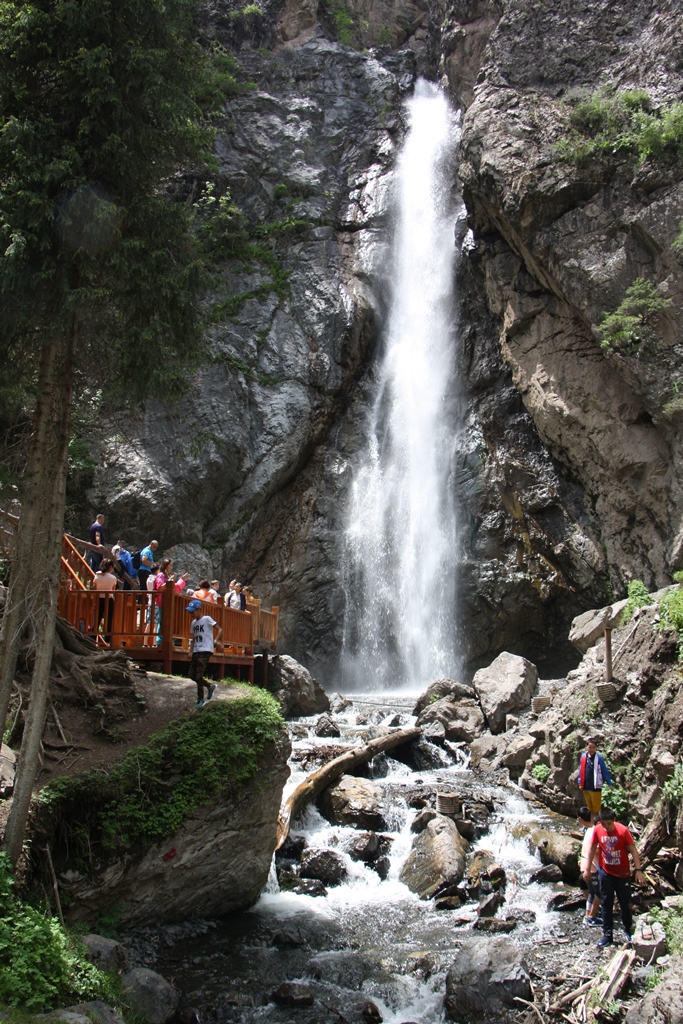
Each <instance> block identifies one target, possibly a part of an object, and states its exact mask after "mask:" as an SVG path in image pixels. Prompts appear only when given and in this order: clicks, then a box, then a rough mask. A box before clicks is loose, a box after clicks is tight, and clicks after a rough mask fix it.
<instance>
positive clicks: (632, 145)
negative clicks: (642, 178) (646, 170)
mask: <svg viewBox="0 0 683 1024" xmlns="http://www.w3.org/2000/svg"><path fill="white" fill-rule="evenodd" d="M557 149H558V152H559V153H560V155H561V156H562V158H563V159H565V160H567V161H568V162H570V163H573V164H576V165H577V166H583V165H585V164H587V163H590V162H593V161H595V160H600V161H603V162H610V163H614V162H619V161H627V162H630V163H631V164H632V165H633V166H634V167H636V166H639V165H641V164H643V163H645V161H646V160H650V161H654V162H657V163H676V162H679V161H681V160H683V103H682V102H676V103H670V104H664V105H662V106H661V107H659V108H655V107H654V104H653V101H652V99H651V98H650V96H649V94H648V93H647V92H645V91H644V90H642V89H635V90H630V91H626V92H616V91H615V90H614V89H613V88H606V89H601V90H600V91H598V92H595V93H593V94H592V96H589V97H588V98H587V99H583V100H580V101H579V102H578V103H576V104H575V105H574V106H573V108H572V109H571V111H570V112H569V116H568V119H567V134H566V137H565V138H564V139H562V140H561V141H560V142H558V144H557Z"/></svg>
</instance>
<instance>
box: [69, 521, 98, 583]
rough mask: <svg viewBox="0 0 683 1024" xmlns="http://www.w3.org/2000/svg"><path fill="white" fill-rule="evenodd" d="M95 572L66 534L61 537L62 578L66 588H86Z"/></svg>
mask: <svg viewBox="0 0 683 1024" xmlns="http://www.w3.org/2000/svg"><path fill="white" fill-rule="evenodd" d="M94 578H95V573H94V572H93V571H92V569H91V567H90V566H89V565H88V563H87V562H86V560H85V558H83V555H81V553H80V552H79V551H77V550H76V548H75V547H74V545H73V544H72V543H71V541H70V540H69V538H68V537H67V535H66V534H64V536H63V537H62V580H63V582H64V584H65V586H66V588H67V589H68V590H87V588H88V587H90V585H91V584H92V581H93V579H94Z"/></svg>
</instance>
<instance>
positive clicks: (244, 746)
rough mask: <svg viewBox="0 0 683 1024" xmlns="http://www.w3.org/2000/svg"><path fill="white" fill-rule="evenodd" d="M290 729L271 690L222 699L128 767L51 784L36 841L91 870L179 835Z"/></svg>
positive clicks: (139, 752) (169, 730)
mask: <svg viewBox="0 0 683 1024" xmlns="http://www.w3.org/2000/svg"><path fill="white" fill-rule="evenodd" d="M282 724H283V718H282V715H281V712H280V706H279V704H278V703H277V701H276V700H275V699H274V698H273V697H271V695H270V694H269V693H266V692H265V690H259V689H258V688H256V687H254V688H250V690H249V695H248V696H244V697H239V698H235V699H233V700H227V701H216V702H215V703H213V702H212V704H211V705H210V706H209V707H208V708H207V709H206V710H205V711H203V712H202V713H201V714H193V715H190V716H188V717H186V718H181V719H177V720H176V721H174V722H171V723H170V724H169V725H168V726H167V727H166V728H165V729H164V730H163V731H162V732H160V733H157V734H156V735H154V736H152V738H151V739H150V740H149V741H148V743H146V744H145V745H144V746H142V747H137V748H135V749H134V750H131V751H129V753H128V754H126V756H125V757H124V758H122V760H121V761H119V762H117V763H115V764H113V765H108V766H106V767H98V768H94V769H92V770H91V771H89V772H84V773H83V774H82V775H79V776H77V777H75V778H68V777H64V778H61V779H57V780H56V781H55V782H51V783H49V784H48V785H47V786H45V787H44V788H43V790H42V792H41V794H40V800H39V803H38V805H37V808H36V811H35V813H34V816H33V821H32V833H33V835H34V836H38V835H43V836H44V837H45V838H48V839H50V838H51V836H52V834H53V833H54V832H55V831H56V832H57V833H58V841H57V842H56V843H55V846H56V847H57V848H64V847H67V848H68V849H69V856H70V862H71V863H79V865H80V866H81V867H82V868H84V869H87V868H88V867H89V866H90V865H91V864H92V860H93V858H94V857H96V856H98V855H101V854H103V853H106V852H107V851H111V850H120V849H121V847H122V846H123V847H128V848H130V847H132V846H141V847H143V848H147V847H148V846H150V845H151V844H153V843H155V842H158V841H159V840H161V839H164V838H165V837H166V836H169V835H171V834H172V833H173V832H175V831H176V830H177V829H178V828H179V827H180V826H181V825H182V823H183V821H184V820H185V819H186V818H187V816H188V815H189V814H190V813H192V811H194V810H195V809H196V808H197V807H199V806H201V805H202V804H204V803H206V802H207V801H209V800H210V799H211V797H212V795H213V794H214V793H217V792H219V791H221V790H224V791H225V790H228V791H230V790H233V791H234V790H236V789H238V788H239V787H240V786H242V785H244V783H246V782H247V781H248V780H249V779H251V778H253V776H254V775H255V774H256V772H257V770H258V767H259V759H260V756H261V754H262V752H263V750H264V748H265V746H266V744H267V743H269V742H271V741H273V740H275V739H276V737H277V736H278V734H279V732H280V729H281V727H282Z"/></svg>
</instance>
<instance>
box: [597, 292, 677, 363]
mask: <svg viewBox="0 0 683 1024" xmlns="http://www.w3.org/2000/svg"><path fill="white" fill-rule="evenodd" d="M670 305H671V299H664V298H662V296H661V295H659V294H658V292H657V289H656V288H655V286H654V285H653V284H652V283H651V282H650V281H646V280H645V279H644V278H642V277H637V278H636V279H635V281H634V282H633V284H632V285H630V287H629V288H627V290H626V295H625V296H624V298H623V300H622V301H621V302H620V303H619V305H618V306H617V308H616V309H615V310H614V312H613V313H608V314H607V315H606V316H605V317H603V319H602V321H601V323H600V326H599V327H598V330H599V332H600V335H601V342H600V345H601V347H602V348H603V349H606V350H607V351H610V352H631V353H632V352H637V353H638V354H641V353H642V352H644V351H647V350H648V349H652V348H654V347H656V345H657V343H658V341H659V334H658V332H657V322H658V321H659V319H660V317H661V316H662V314H663V313H664V312H665V311H666V310H667V308H668V307H669V306H670Z"/></svg>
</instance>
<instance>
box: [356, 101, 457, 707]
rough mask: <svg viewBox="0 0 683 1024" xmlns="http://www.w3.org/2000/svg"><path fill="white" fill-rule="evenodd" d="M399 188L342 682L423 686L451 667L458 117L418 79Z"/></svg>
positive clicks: (362, 463)
mask: <svg viewBox="0 0 683 1024" xmlns="http://www.w3.org/2000/svg"><path fill="white" fill-rule="evenodd" d="M408 118H409V130H408V134H407V136H406V139H405V144H404V147H403V150H402V152H401V154H400V157H399V160H398V163H397V169H396V175H395V186H394V187H395V195H394V217H395V230H394V240H393V246H392V257H391V268H390V282H391V284H390V302H389V312H388V316H387V320H386V326H385V331H384V334H383V356H382V361H381V365H380V369H379V377H378V381H377V391H376V397H375V400H374V403H373V406H372V409H371V412H370V416H369V422H368V432H367V443H366V446H365V449H364V451H363V452H362V453H361V454H360V456H359V459H358V462H357V464H356V465H355V466H354V467H353V483H352V490H351V497H350V511H349V518H348V521H347V528H346V533H345V538H344V541H345V553H344V588H345V597H346V608H345V621H344V641H343V650H342V684H343V686H344V688H345V689H346V690H366V691H367V690H396V689H419V688H422V687H424V686H425V685H426V684H427V683H429V682H431V680H432V679H435V678H436V677H437V676H440V675H450V676H452V675H453V674H454V673H456V672H457V655H456V639H455V635H456V621H455V620H456V576H455V564H456V508H455V501H454V488H453V483H452V456H453V449H454V444H455V427H456V424H455V422H454V408H453V406H454V401H453V395H454V381H453V373H454V362H455V358H454V356H455V337H454V315H453V305H454V302H453V299H454V296H453V282H454V262H455V238H454V234H455V222H456V218H457V213H458V204H457V202H456V198H455V197H454V196H453V194H452V185H453V179H454V168H455V153H456V147H457V141H458V135H459V129H458V126H457V121H456V118H455V115H454V113H453V111H452V110H451V109H450V107H449V105H448V102H447V99H446V97H445V95H444V94H443V93H442V92H441V91H440V90H439V89H438V88H437V87H436V86H434V85H431V84H430V83H428V82H424V81H419V82H418V83H417V86H416V89H415V94H414V96H413V97H412V98H411V99H410V100H409V101H408Z"/></svg>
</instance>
